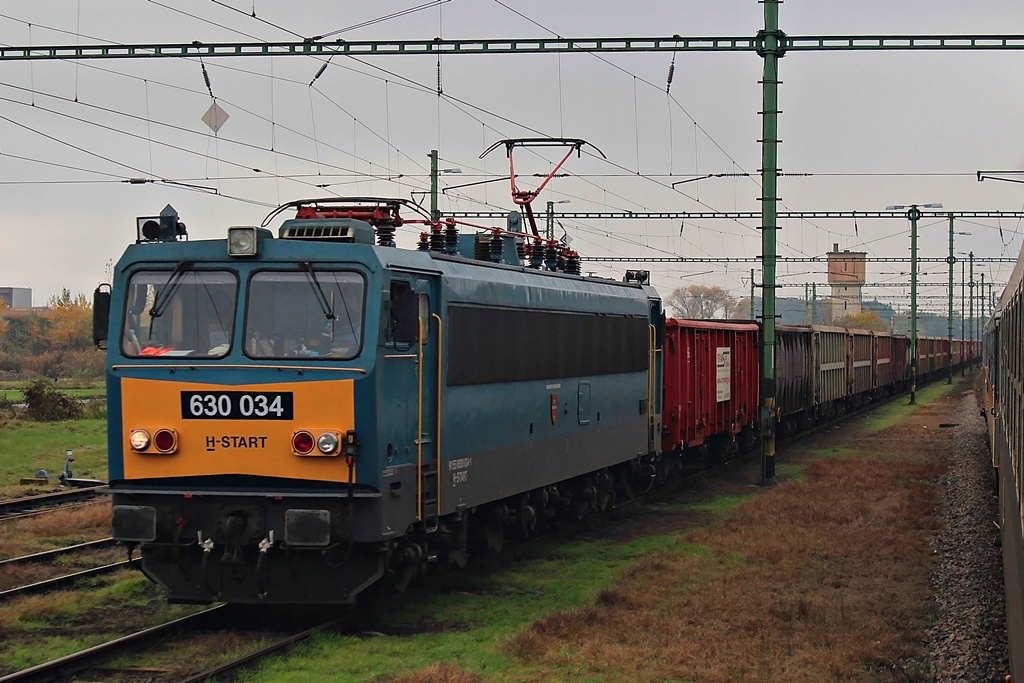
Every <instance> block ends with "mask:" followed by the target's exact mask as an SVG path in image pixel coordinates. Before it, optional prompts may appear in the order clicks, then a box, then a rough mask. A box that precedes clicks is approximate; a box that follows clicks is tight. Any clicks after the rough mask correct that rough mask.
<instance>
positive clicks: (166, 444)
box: [153, 429, 178, 453]
mask: <svg viewBox="0 0 1024 683" xmlns="http://www.w3.org/2000/svg"><path fill="white" fill-rule="evenodd" d="M153 445H154V446H156V449H157V450H158V451H160V452H161V453H173V452H174V451H175V450H177V446H178V439H177V438H176V437H175V435H174V432H172V431H171V430H170V429H161V430H159V431H158V432H157V433H156V434H154V435H153Z"/></svg>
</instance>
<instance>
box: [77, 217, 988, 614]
mask: <svg viewBox="0 0 1024 683" xmlns="http://www.w3.org/2000/svg"><path fill="white" fill-rule="evenodd" d="M281 210H284V211H294V217H289V218H287V219H286V220H284V221H283V223H282V224H281V225H280V228H279V229H278V231H277V235H276V236H275V235H274V234H273V233H272V232H271V231H270V230H268V229H266V228H262V227H246V226H236V227H229V228H228V229H227V236H226V238H225V239H214V240H202V241H189V240H188V239H187V231H186V229H185V228H184V226H183V225H182V224H181V223H180V222H179V221H178V218H177V214H176V213H175V212H174V211H173V209H171V208H170V207H167V208H166V209H165V210H164V212H162V213H161V215H160V216H154V217H152V218H148V219H146V218H143V219H139V222H138V226H137V228H138V239H137V243H136V244H133V245H131V246H130V247H129V248H128V249H127V250H126V252H125V253H124V255H123V257H122V258H121V259H120V260H119V262H118V263H117V265H116V267H115V269H114V275H113V282H112V287H109V288H107V287H101V288H100V289H98V290H97V293H96V295H95V301H94V304H95V305H94V313H95V316H96V318H95V320H94V323H95V324H94V335H95V337H96V340H97V343H99V344H101V345H104V344H105V345H106V346H107V348H108V355H107V359H108V360H107V367H106V374H107V390H108V423H109V435H108V436H109V445H108V449H109V450H108V452H109V476H110V490H111V492H112V496H113V513H112V527H113V536H114V538H115V539H117V540H118V541H120V542H122V543H124V544H127V545H129V546H130V547H135V546H139V547H140V548H141V568H142V571H143V572H144V573H145V574H146V575H147V576H148V577H149V578H151V579H152V580H153V581H155V582H157V583H158V584H160V585H161V586H162V587H163V588H164V589H165V591H166V593H167V596H168V598H169V599H170V600H171V601H175V602H196V603H207V602H212V601H226V602H239V603H292V604H303V603H338V604H347V603H352V602H354V601H356V600H357V598H358V596H359V595H360V594H361V593H363V592H364V591H365V590H367V589H368V588H369V587H371V586H373V585H375V584H378V583H379V582H380V583H384V582H387V583H390V584H393V585H394V586H397V587H398V588H402V587H404V586H405V585H407V584H408V583H409V581H410V580H412V579H414V578H415V577H417V576H421V575H423V574H425V573H428V572H431V571H433V570H434V569H435V568H437V567H442V566H450V565H454V566H463V565H464V564H465V562H466V561H467V558H468V557H469V556H470V555H471V554H479V553H494V552H498V551H500V550H501V548H502V545H503V544H504V542H505V541H506V540H507V539H508V538H512V537H525V536H529V535H531V534H534V533H536V532H538V531H540V530H543V529H545V528H547V527H550V526H552V525H553V524H556V523H558V521H559V520H561V519H565V518H578V517H580V516H582V515H584V514H587V513H588V512H591V511H595V510H603V509H607V508H608V507H609V506H613V505H615V504H616V503H617V502H620V501H622V500H624V499H628V498H629V497H631V496H632V495H634V494H635V493H637V492H639V491H642V490H645V489H648V488H650V487H651V486H652V485H654V484H655V483H657V482H658V481H659V480H660V479H663V478H665V477H667V476H669V475H671V474H672V473H673V472H674V471H676V470H679V469H680V468H682V467H684V466H687V465H688V463H689V462H692V461H694V460H695V459H697V458H702V457H707V456H711V457H720V456H722V455H723V454H726V453H728V452H730V451H734V450H735V449H737V448H739V447H740V446H742V445H744V444H745V443H752V442H755V441H756V440H757V438H758V436H759V434H760V433H761V430H762V428H775V427H776V426H777V428H778V429H779V430H780V431H781V432H783V433H785V432H788V431H792V430H798V429H801V428H803V427H806V426H808V425H810V424H813V423H814V422H817V421H819V420H822V419H827V418H829V417H831V416H833V415H835V414H837V413H841V412H843V411H846V410H848V409H852V408H855V407H857V406H858V405H861V404H863V403H866V402H870V401H873V400H876V399H878V398H880V397H883V396H886V395H889V394H892V393H894V392H896V391H900V390H902V389H904V388H905V387H906V386H907V384H908V381H909V376H908V368H909V354H910V344H909V340H908V339H907V338H906V337H903V336H899V335H891V334H887V333H882V332H867V331H861V330H847V329H842V328H833V327H821V326H780V327H779V329H778V345H777V351H776V358H777V363H776V365H777V368H778V371H777V375H778V376H777V392H778V404H777V405H778V414H777V415H776V416H775V422H776V424H773V425H770V426H768V425H766V426H762V425H759V424H758V415H759V412H760V411H759V403H760V399H759V375H760V371H759V362H758V348H759V344H760V343H761V334H760V327H759V325H758V324H756V323H753V322H727V321H693V320H672V319H666V316H665V315H664V312H663V310H662V303H661V299H660V297H659V295H658V293H657V292H656V291H655V290H654V289H653V288H652V287H650V286H649V285H648V284H647V282H646V281H647V275H646V273H644V272H643V271H629V272H627V274H626V277H625V278H623V280H622V281H616V280H610V279H602V278H595V277H584V276H581V275H580V272H579V270H580V269H579V257H578V255H577V254H575V252H572V251H571V250H569V249H567V248H566V247H565V246H563V245H560V244H559V243H557V242H552V241H549V240H543V239H541V238H540V237H539V236H537V234H536V232H534V233H533V234H532V235H531V234H530V233H524V232H520V231H519V226H517V225H510V228H509V229H489V230H482V231H476V232H460V231H459V229H458V226H456V225H455V223H454V222H452V221H446V222H441V221H438V220H436V219H435V218H434V216H433V215H432V214H430V213H427V212H426V211H423V210H422V209H420V208H419V207H418V206H417V205H415V204H412V203H410V202H408V201H405V200H399V199H381V198H352V199H344V200H339V199H327V200H306V201H299V202H293V203H291V204H289V205H286V206H285V207H282V209H281ZM403 211H405V212H406V214H408V213H409V212H413V213H414V214H415V216H414V217H413V218H412V219H410V218H408V216H407V215H403V214H402V212H403ZM514 215H515V216H517V217H518V214H514ZM403 225H421V226H422V227H423V232H422V233H421V235H420V240H419V243H418V245H417V248H416V249H402V248H398V247H397V246H395V232H396V230H397V229H399V228H400V227H402V226H403ZM919 351H920V356H919V362H918V366H919V369H920V377H921V379H922V380H924V379H927V378H928V377H929V376H933V375H935V374H941V373H943V372H945V371H947V370H948V369H949V368H950V366H951V365H954V364H958V363H960V362H962V361H963V360H964V359H965V358H966V357H969V355H970V353H971V350H970V349H969V348H968V347H967V346H964V345H961V344H960V343H959V342H958V343H956V344H955V345H954V346H953V347H950V345H949V343H948V342H947V341H946V340H942V339H932V338H927V337H926V338H922V340H921V343H920V345H919Z"/></svg>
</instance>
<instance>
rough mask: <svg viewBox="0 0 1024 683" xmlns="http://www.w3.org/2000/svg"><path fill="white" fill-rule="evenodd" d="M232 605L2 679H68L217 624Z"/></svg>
mask: <svg viewBox="0 0 1024 683" xmlns="http://www.w3.org/2000/svg"><path fill="white" fill-rule="evenodd" d="M228 609H229V606H228V605H219V606H216V607H211V608H210V609H207V610H204V611H202V612H197V613H195V614H191V615H189V616H187V617H181V618H180V619H175V620H174V621H170V622H167V623H166V624H160V625H159V626H153V627H151V628H147V629H143V630H141V631H136V632H135V633H132V634H129V635H126V636H122V637H120V638H117V639H115V640H111V641H109V642H106V643H103V644H101V645H95V646H93V647H90V648H86V649H85V650H82V651H80V652H75V653H73V654H70V655H65V656H64V657H59V658H57V659H54V660H52V661H49V662H45V663H43V664H38V665H36V666H33V667H30V668H28V669H24V670H22V671H17V672H15V673H12V674H8V675H6V676H3V677H2V678H0V683H14V682H15V681H17V682H18V683H27V682H29V681H32V682H40V683H41V682H45V681H55V680H66V679H68V678H70V677H72V676H74V675H75V674H77V673H78V672H80V671H84V670H86V669H88V668H90V667H94V666H96V665H97V664H99V663H101V662H104V661H107V660H109V659H110V658H111V657H114V656H116V655H119V654H121V653H124V652H127V651H129V650H133V649H137V648H144V647H147V646H152V645H153V644H155V643H157V642H159V641H160V640H162V639H164V638H167V637H169V636H173V635H175V634H177V633H181V632H183V631H185V630H186V629H200V628H210V627H211V626H215V625H216V621H217V619H219V618H221V617H223V616H224V615H223V614H222V612H224V611H225V610H228Z"/></svg>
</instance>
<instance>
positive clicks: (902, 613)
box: [507, 406, 948, 683]
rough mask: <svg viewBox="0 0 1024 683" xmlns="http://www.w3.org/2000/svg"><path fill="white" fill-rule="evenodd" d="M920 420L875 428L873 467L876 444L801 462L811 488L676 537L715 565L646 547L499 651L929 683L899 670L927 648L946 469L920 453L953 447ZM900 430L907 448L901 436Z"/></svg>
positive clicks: (677, 675)
mask: <svg viewBox="0 0 1024 683" xmlns="http://www.w3.org/2000/svg"><path fill="white" fill-rule="evenodd" d="M928 412H935V413H936V415H939V414H943V415H944V414H945V412H946V411H945V409H944V408H941V407H939V406H935V407H934V408H932V407H929V408H928V409H921V411H920V413H921V415H920V417H921V418H922V419H924V420H925V421H928V420H930V419H931V418H930V417H929V416H928V415H927V413H928ZM920 424H921V423H920V422H917V423H916V425H917V426H913V427H897V428H893V429H889V430H886V431H885V432H882V433H881V434H879V435H878V438H879V439H882V440H884V441H883V442H884V443H885V451H886V453H885V456H884V459H882V460H879V459H878V458H879V453H878V450H879V449H877V448H875V449H874V452H873V453H868V454H866V455H869V456H870V459H863V460H862V459H854V458H843V459H816V460H811V461H809V462H808V463H807V470H806V472H807V480H806V481H804V482H800V483H790V484H784V485H780V486H778V487H776V488H774V489H772V490H770V491H768V492H766V493H764V495H760V496H756V497H755V498H754V499H753V500H751V501H749V502H748V503H747V504H745V505H743V506H741V507H740V508H738V509H737V510H735V511H734V512H733V513H732V514H730V515H729V516H727V517H726V518H725V519H723V520H721V521H720V522H718V523H716V524H714V525H712V526H710V527H707V528H706V529H705V530H703V531H698V532H696V533H692V534H689V535H687V536H684V537H680V538H679V539H678V541H679V542H680V543H696V544H700V545H701V546H703V547H705V548H708V549H710V551H711V552H710V555H709V556H707V557H694V556H692V554H686V553H682V552H676V551H675V550H674V549H672V548H669V549H667V550H665V551H661V552H657V553H654V554H651V555H649V556H648V557H646V558H645V559H643V560H642V561H640V562H639V563H638V564H636V565H635V566H634V567H632V568H631V569H630V570H628V571H626V572H624V573H623V575H622V576H621V577H620V578H619V580H618V581H617V582H616V583H615V584H614V585H613V586H612V587H611V588H609V589H608V590H605V591H604V592H602V593H601V595H600V596H599V597H598V599H597V601H596V604H595V605H594V606H590V607H585V608H582V609H578V610H572V611H567V612H561V613H556V614H554V615H552V616H550V617H548V618H545V619H542V620H540V621H538V622H535V623H534V624H533V625H532V626H531V627H530V628H528V629H526V630H525V631H523V632H521V633H519V634H518V635H517V636H515V637H514V638H513V639H512V640H511V641H510V643H509V644H508V648H507V651H508V653H509V654H511V655H513V656H515V657H517V658H520V659H522V660H523V661H525V662H526V663H527V664H530V665H533V666H539V667H542V668H546V667H552V668H554V669H555V670H561V671H574V672H580V673H582V674H583V676H584V677H586V676H591V677H594V678H596V679H599V680H624V681H626V680H628V681H666V680H672V681H702V682H704V681H707V682H719V681H720V682H722V683H726V682H728V683H732V682H734V681H777V682H778V681H810V680H815V681H817V680H823V681H860V680H863V681H867V680H871V681H878V680H904V681H912V680H926V678H919V677H918V676H917V675H913V676H911V675H910V672H909V670H908V669H904V668H903V667H902V665H901V663H902V662H913V660H914V658H917V657H920V656H922V654H923V650H922V647H923V646H922V644H921V641H922V637H923V631H924V629H925V628H926V627H927V623H926V622H927V618H928V617H927V614H928V611H929V609H930V608H929V605H930V589H929V585H928V569H929V566H930V564H931V561H932V559H931V555H932V553H931V550H930V549H929V546H928V541H929V537H930V535H931V534H932V533H933V531H934V524H935V522H934V520H933V517H932V513H933V509H934V506H935V504H936V502H937V500H938V497H939V495H940V493H941V491H940V488H939V487H938V486H936V485H935V484H934V482H935V481H936V480H937V479H938V478H939V477H940V476H941V474H942V471H943V470H942V467H941V466H940V464H938V463H937V461H936V460H933V459H932V458H930V457H928V456H924V457H922V456H919V455H917V454H919V453H922V452H924V453H928V454H934V453H938V452H940V451H941V449H942V448H947V447H948V442H944V436H943V435H941V434H939V433H938V432H939V430H927V431H928V432H929V434H927V435H921V434H920V433H919V432H921V431H924V430H921V428H920V426H919V425H920ZM906 430H914V431H912V432H911V433H912V434H913V436H914V438H913V439H899V438H894V437H898V436H900V435H901V433H902V435H903V436H907V434H906ZM850 436H853V434H851V435H850ZM935 437H937V438H935ZM933 438H934V440H932V439H933ZM926 439H927V440H928V441H925V440H926ZM876 443H877V442H876Z"/></svg>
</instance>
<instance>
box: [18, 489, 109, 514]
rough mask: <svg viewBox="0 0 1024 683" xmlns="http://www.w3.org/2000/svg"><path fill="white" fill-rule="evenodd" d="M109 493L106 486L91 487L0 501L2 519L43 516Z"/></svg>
mask: <svg viewBox="0 0 1024 683" xmlns="http://www.w3.org/2000/svg"><path fill="white" fill-rule="evenodd" d="M107 491H108V489H107V487H106V486H90V487H85V488H76V489H71V490H69V491H56V492H54V493H41V494H39V495H38V496H26V497H24V498H14V499H12V500H4V501H0V519H3V520H6V519H16V518H21V517H27V516H29V515H34V514H41V513H43V512H48V511H50V509H52V508H54V507H57V506H63V505H66V504H68V503H81V502H85V501H89V500H92V499H93V498H96V497H97V496H99V495H102V494H105V493H106V492H107Z"/></svg>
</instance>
